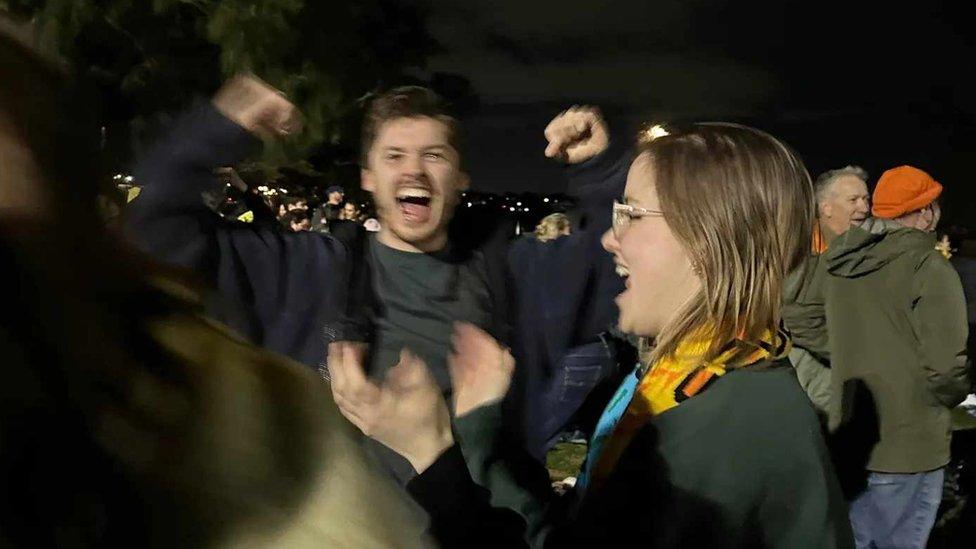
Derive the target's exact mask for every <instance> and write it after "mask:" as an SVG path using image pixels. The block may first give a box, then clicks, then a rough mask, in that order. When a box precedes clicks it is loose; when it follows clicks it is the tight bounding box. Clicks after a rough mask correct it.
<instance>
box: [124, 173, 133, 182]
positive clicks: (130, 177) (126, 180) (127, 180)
mask: <svg viewBox="0 0 976 549" xmlns="http://www.w3.org/2000/svg"><path fill="white" fill-rule="evenodd" d="M133 179H135V178H134V177H132V176H131V175H127V176H125V182H126V183H132V181H133Z"/></svg>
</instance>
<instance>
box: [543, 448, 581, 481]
mask: <svg viewBox="0 0 976 549" xmlns="http://www.w3.org/2000/svg"><path fill="white" fill-rule="evenodd" d="M585 457H586V445H585V444H573V443H570V442H560V443H559V444H556V446H555V447H554V448H553V449H552V450H550V451H549V454H548V455H547V456H546V466H547V467H548V469H549V478H550V479H552V480H553V481H557V480H563V479H564V478H566V477H575V476H576V474H577V473H578V472H579V468H580V465H582V464H583V459H584V458H585Z"/></svg>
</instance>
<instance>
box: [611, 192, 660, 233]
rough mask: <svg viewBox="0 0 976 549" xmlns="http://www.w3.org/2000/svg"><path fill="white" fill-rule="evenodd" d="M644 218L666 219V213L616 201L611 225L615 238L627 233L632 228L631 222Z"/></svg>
mask: <svg viewBox="0 0 976 549" xmlns="http://www.w3.org/2000/svg"><path fill="white" fill-rule="evenodd" d="M642 217H664V212H662V211H660V210H651V209H649V208H641V207H640V206H632V205H630V204H624V203H623V202H621V201H619V200H614V201H613V213H612V215H611V224H610V227H611V229H612V230H613V236H614V237H615V238H620V237H621V235H623V234H624V233H625V232H626V230H627V228H628V227H630V222H631V221H633V220H635V219H640V218H642Z"/></svg>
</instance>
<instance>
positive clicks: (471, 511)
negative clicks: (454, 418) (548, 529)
mask: <svg viewBox="0 0 976 549" xmlns="http://www.w3.org/2000/svg"><path fill="white" fill-rule="evenodd" d="M407 491H408V492H409V493H410V495H411V496H412V497H413V499H414V501H416V502H417V503H418V504H420V506H421V507H423V508H424V510H425V511H426V512H427V514H428V516H429V517H430V529H429V531H430V534H431V536H432V537H433V538H434V539H435V540H436V541H437V542H438V544H439V545H440V546H441V547H444V548H455V547H457V548H461V547H463V548H467V547H528V544H527V543H526V541H525V538H524V532H525V523H524V521H523V520H522V518H521V517H520V516H519V515H518V514H517V513H515V512H513V511H511V510H509V509H505V508H500V507H492V505H491V502H490V494H489V493H488V492H487V491H486V490H485V489H484V488H482V487H480V486H478V485H477V484H476V483H475V482H474V481H473V480H472V478H471V476H470V474H469V472H468V469H467V467H466V466H465V458H464V456H463V455H462V453H461V449H460V448H459V447H458V446H457V445H454V446H452V447H451V448H449V449H448V450H447V451H446V452H444V453H443V454H441V456H440V457H439V458H438V459H437V461H435V462H434V463H433V464H432V465H431V466H430V467H428V468H427V469H426V470H425V471H424V472H422V473H420V474H419V475H417V476H416V477H414V478H413V479H411V480H410V482H409V483H407Z"/></svg>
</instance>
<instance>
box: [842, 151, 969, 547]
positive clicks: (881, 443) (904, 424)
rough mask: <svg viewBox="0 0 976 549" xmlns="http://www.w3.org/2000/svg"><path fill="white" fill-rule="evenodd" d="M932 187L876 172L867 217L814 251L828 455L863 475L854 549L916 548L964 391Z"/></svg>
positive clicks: (960, 301) (964, 331)
mask: <svg viewBox="0 0 976 549" xmlns="http://www.w3.org/2000/svg"><path fill="white" fill-rule="evenodd" d="M941 194H942V185H940V184H939V183H938V182H937V181H935V180H934V179H933V178H932V177H931V176H930V175H929V174H927V173H925V172H924V171H922V170H919V169H917V168H913V167H911V166H901V167H898V168H894V169H891V170H888V171H886V172H885V173H884V174H882V175H881V178H880V180H879V181H878V185H877V186H876V188H875V191H874V197H873V203H874V206H873V213H874V218H873V219H870V220H868V221H866V222H864V223H862V224H861V225H860V226H857V227H853V228H850V229H849V230H847V231H846V232H845V233H844V235H842V236H840V237H838V238H837V240H835V241H834V242H832V243H831V245H830V248H829V249H828V250H827V252H826V254H825V255H824V256H823V260H824V261H825V262H826V271H827V277H826V280H825V281H824V295H825V297H826V323H827V324H826V328H827V334H828V340H829V342H830V350H831V388H830V392H831V399H830V428H831V430H832V431H834V432H835V433H838V432H839V433H842V434H843V436H844V437H845V440H846V441H847V443H846V444H844V445H843V446H838V448H837V452H838V455H837V458H838V460H840V461H839V463H841V462H844V461H845V460H846V461H851V460H852V458H853V459H857V458H859V457H860V456H861V455H862V450H861V449H863V455H864V457H865V458H866V463H863V462H862V463H857V462H854V463H851V464H850V467H852V468H853V467H861V471H860V472H861V473H862V474H866V476H867V479H866V483H867V484H866V488H864V490H863V492H862V493H860V494H859V495H857V496H856V497H855V499H854V500H853V501H852V503H851V522H852V524H853V527H854V536H855V540H856V541H857V545H858V547H916V548H922V547H925V545H926V541H927V539H928V535H929V532H930V531H931V529H932V525H933V524H934V522H935V517H936V511H937V510H938V508H939V502H940V501H941V496H942V484H943V478H944V467H945V465H946V464H947V463H948V462H949V457H950V453H949V443H950V439H951V417H950V410H951V409H952V408H953V407H955V406H956V405H958V404H959V403H960V402H962V401H963V399H965V398H966V394H967V393H968V391H969V387H970V384H969V379H968V375H967V374H968V372H967V362H966V338H967V335H968V324H967V319H966V300H965V297H964V294H963V290H962V284H961V282H960V280H959V275H958V274H957V273H956V271H955V270H954V269H953V267H952V265H951V264H950V263H949V261H948V260H946V258H945V257H944V256H943V255H942V254H941V253H940V252H939V250H938V249H937V243H936V236H935V232H934V231H935V228H936V226H937V225H938V223H939V219H940V217H941V209H940V207H939V197H940V195H941Z"/></svg>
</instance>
